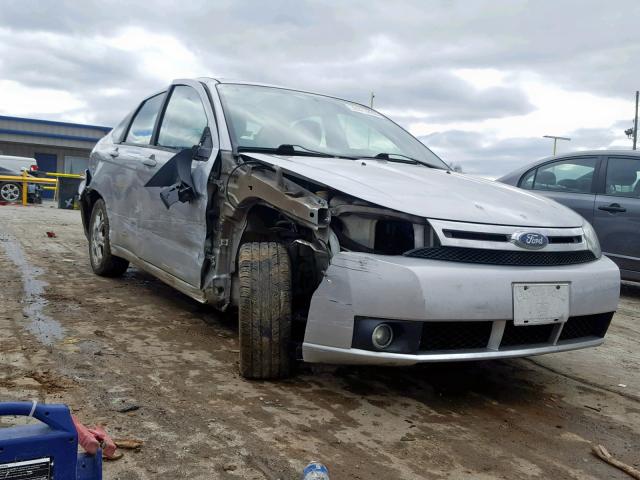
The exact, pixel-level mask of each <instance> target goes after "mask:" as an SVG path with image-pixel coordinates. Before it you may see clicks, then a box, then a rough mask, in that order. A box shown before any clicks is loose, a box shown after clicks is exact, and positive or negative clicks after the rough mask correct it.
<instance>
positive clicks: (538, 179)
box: [518, 156, 600, 222]
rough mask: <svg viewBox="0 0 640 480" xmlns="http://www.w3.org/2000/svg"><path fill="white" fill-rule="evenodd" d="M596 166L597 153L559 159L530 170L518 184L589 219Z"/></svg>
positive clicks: (597, 164) (592, 204)
mask: <svg viewBox="0 0 640 480" xmlns="http://www.w3.org/2000/svg"><path fill="white" fill-rule="evenodd" d="M599 165H600V158H599V157H597V156H584V157H567V158H560V159H558V160H554V161H552V162H547V163H545V164H543V165H540V166H538V167H536V168H534V169H532V170H529V171H528V172H527V173H526V174H525V175H524V176H523V177H522V179H521V180H520V183H519V185H518V186H519V187H520V188H526V189H528V190H535V192H536V193H538V194H541V195H544V196H545V197H549V198H552V199H553V200H555V201H557V202H559V203H561V204H563V205H565V206H567V207H569V208H571V209H573V210H575V211H576V212H578V213H579V214H580V215H582V216H583V217H584V218H586V219H587V220H588V221H589V222H591V221H592V220H593V206H594V203H595V178H596V172H597V171H598V167H599Z"/></svg>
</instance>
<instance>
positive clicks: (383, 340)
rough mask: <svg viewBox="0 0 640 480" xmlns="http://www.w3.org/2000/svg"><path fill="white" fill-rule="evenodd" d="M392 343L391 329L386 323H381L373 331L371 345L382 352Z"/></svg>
mask: <svg viewBox="0 0 640 480" xmlns="http://www.w3.org/2000/svg"><path fill="white" fill-rule="evenodd" d="M391 342H393V329H392V328H391V327H390V326H389V325H387V324H386V323H381V324H380V325H378V326H377V327H376V328H374V329H373V333H372V334H371V343H373V346H374V347H376V348H377V349H378V350H384V349H385V348H387V347H388V346H389V345H391Z"/></svg>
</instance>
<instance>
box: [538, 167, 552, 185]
mask: <svg viewBox="0 0 640 480" xmlns="http://www.w3.org/2000/svg"><path fill="white" fill-rule="evenodd" d="M536 185H546V186H549V187H552V186H555V185H556V174H555V173H553V172H550V171H549V170H542V171H541V172H538V176H537V177H536Z"/></svg>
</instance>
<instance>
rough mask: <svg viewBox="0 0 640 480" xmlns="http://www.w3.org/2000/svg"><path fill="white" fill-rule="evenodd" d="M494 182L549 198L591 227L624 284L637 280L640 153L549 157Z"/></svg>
mask: <svg viewBox="0 0 640 480" xmlns="http://www.w3.org/2000/svg"><path fill="white" fill-rule="evenodd" d="M498 181H500V182H503V183H507V184H509V185H515V186H518V187H520V188H524V189H526V190H534V191H535V193H537V194H540V195H544V196H545V197H549V198H552V199H553V200H556V201H557V202H560V203H562V204H563V205H566V206H567V207H570V208H572V209H573V210H575V211H576V212H578V213H579V214H580V215H582V216H583V217H584V218H586V219H587V220H588V221H589V222H590V223H591V224H592V225H593V227H594V228H595V230H596V233H597V234H598V237H599V239H600V244H601V246H602V253H604V254H605V255H607V256H608V257H610V258H611V259H612V260H613V261H614V262H616V263H617V264H618V266H619V267H620V273H621V276H622V278H623V279H624V280H632V281H640V240H639V239H638V234H639V233H640V153H639V152H637V151H633V150H595V151H590V152H575V153H570V154H566V155H562V156H558V157H549V158H545V159H543V160H539V161H538V162H536V163H533V164H530V165H527V166H526V167H523V168H521V169H519V170H516V171H515V172H512V173H510V174H508V175H505V176H504V177H502V178H500V179H498Z"/></svg>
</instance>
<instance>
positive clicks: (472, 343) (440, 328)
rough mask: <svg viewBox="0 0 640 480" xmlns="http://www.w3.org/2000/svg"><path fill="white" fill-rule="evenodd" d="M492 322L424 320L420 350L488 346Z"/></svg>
mask: <svg viewBox="0 0 640 480" xmlns="http://www.w3.org/2000/svg"><path fill="white" fill-rule="evenodd" d="M491 326H492V322H424V323H423V327H422V339H421V341H420V350H423V351H431V350H464V349H476V348H486V347H487V344H488V343H489V337H490V336H491Z"/></svg>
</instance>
